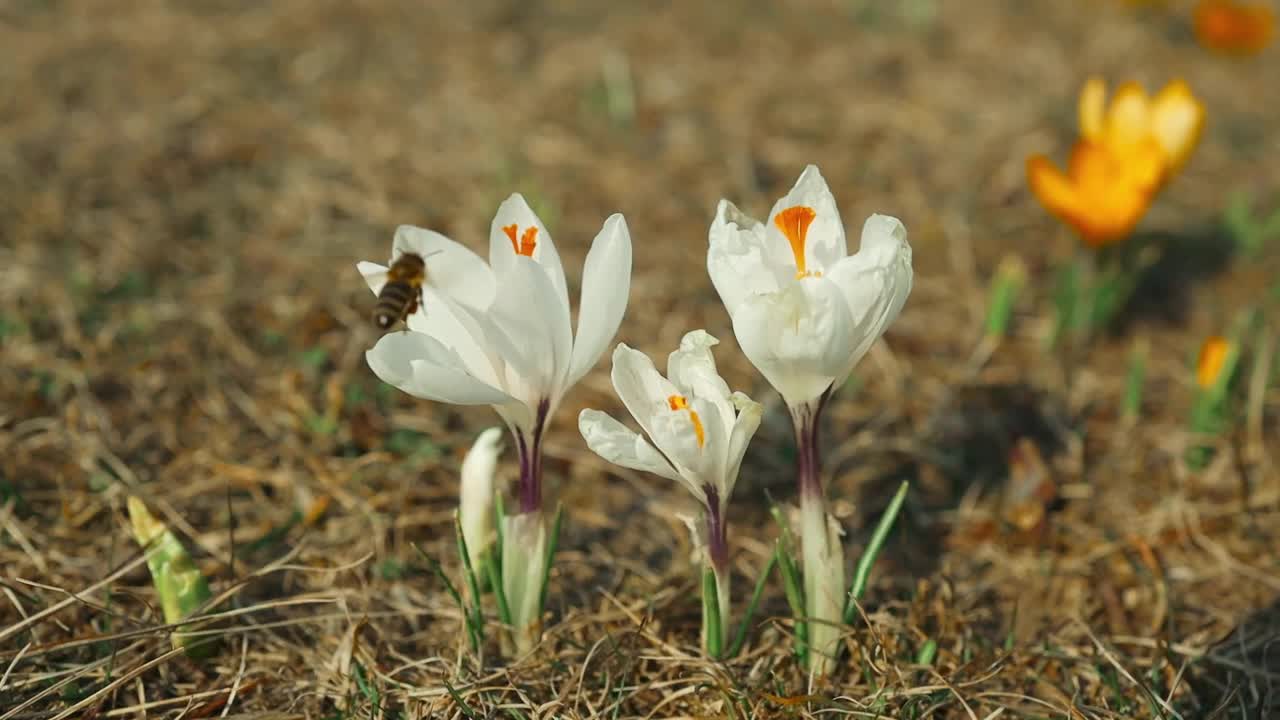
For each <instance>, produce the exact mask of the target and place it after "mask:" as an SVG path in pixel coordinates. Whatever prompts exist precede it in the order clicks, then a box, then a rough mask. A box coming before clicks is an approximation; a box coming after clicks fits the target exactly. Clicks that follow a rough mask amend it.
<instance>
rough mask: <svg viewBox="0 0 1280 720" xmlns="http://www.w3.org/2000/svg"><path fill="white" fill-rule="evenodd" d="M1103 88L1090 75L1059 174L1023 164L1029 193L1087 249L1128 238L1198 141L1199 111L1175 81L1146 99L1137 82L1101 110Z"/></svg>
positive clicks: (1036, 161)
mask: <svg viewBox="0 0 1280 720" xmlns="http://www.w3.org/2000/svg"><path fill="white" fill-rule="evenodd" d="M1106 95H1107V88H1106V84H1105V82H1104V81H1103V80H1101V79H1100V78H1091V79H1090V80H1089V81H1088V82H1087V83H1086V84H1085V87H1084V90H1083V91H1082V92H1081V93H1080V106H1079V115H1080V118H1079V121H1080V136H1081V137H1080V140H1079V142H1077V143H1076V146H1075V148H1074V149H1073V150H1072V153H1071V160H1070V162H1069V164H1068V166H1067V171H1066V173H1065V174H1064V173H1063V172H1061V171H1060V170H1058V168H1056V167H1055V166H1054V165H1053V163H1052V162H1050V161H1049V160H1048V158H1046V157H1044V156H1043V155H1034V156H1032V157H1031V158H1029V159H1028V160H1027V177H1028V180H1029V181H1030V184H1031V190H1032V191H1033V192H1034V193H1035V195H1036V197H1037V198H1039V200H1040V202H1041V204H1043V205H1044V206H1045V208H1046V209H1047V210H1049V212H1051V213H1053V214H1054V215H1056V216H1058V217H1059V218H1060V219H1061V220H1062V221H1063V222H1065V223H1067V224H1068V225H1070V226H1072V227H1073V228H1074V229H1075V230H1076V232H1077V233H1079V235H1080V238H1081V239H1082V240H1083V241H1084V243H1085V244H1086V245H1088V246H1089V247H1093V248H1098V247H1102V246H1105V245H1110V244H1112V243H1116V242H1119V241H1121V240H1123V239H1125V238H1126V237H1128V236H1129V235H1130V234H1131V233H1132V232H1133V229H1134V227H1136V226H1137V224H1138V222H1139V221H1140V220H1141V219H1142V216H1143V215H1145V214H1146V212H1147V208H1148V207H1149V206H1150V205H1151V202H1152V200H1154V198H1155V196H1156V194H1157V193H1158V192H1159V191H1160V189H1161V188H1163V187H1164V185H1165V184H1166V183H1167V182H1168V181H1169V180H1170V178H1172V177H1173V175H1174V173H1175V172H1176V171H1177V170H1178V169H1179V168H1180V167H1182V165H1183V163H1185V162H1186V160H1187V157H1188V156H1189V155H1190V154H1191V151H1192V150H1194V149H1195V146H1196V144H1197V143H1198V142H1199V139H1200V133H1201V130H1202V128H1203V126H1204V106H1203V105H1202V104H1201V103H1200V101H1199V100H1198V99H1196V97H1195V95H1193V94H1192V92H1191V89H1190V88H1189V87H1187V85H1186V83H1184V82H1182V81H1180V80H1176V81H1174V82H1171V83H1169V84H1168V85H1166V86H1165V87H1164V89H1163V90H1161V91H1160V92H1159V93H1157V94H1156V95H1155V97H1148V96H1147V94H1146V91H1145V90H1143V89H1142V86H1141V85H1139V84H1137V83H1135V82H1128V83H1125V84H1123V85H1121V86H1120V87H1119V88H1118V89H1117V90H1116V94H1115V97H1114V98H1113V99H1112V101H1111V104H1110V105H1109V106H1108V105H1107V100H1106Z"/></svg>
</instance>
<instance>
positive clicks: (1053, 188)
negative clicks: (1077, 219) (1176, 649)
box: [1027, 155, 1080, 222]
mask: <svg viewBox="0 0 1280 720" xmlns="http://www.w3.org/2000/svg"><path fill="white" fill-rule="evenodd" d="M1027 182H1028V183H1029V184H1030V185H1031V192H1033V193H1035V196H1036V197H1037V198H1039V200H1040V204H1041V205H1044V207H1045V209H1046V210H1048V211H1049V212H1051V213H1053V214H1054V215H1057V216H1058V217H1060V218H1062V219H1063V220H1066V221H1067V222H1073V221H1072V220H1071V218H1073V217H1074V216H1075V215H1076V214H1078V211H1079V207H1080V202H1079V197H1078V195H1077V193H1076V189H1075V186H1074V184H1073V183H1072V182H1071V180H1070V179H1069V178H1068V177H1067V176H1066V175H1063V174H1062V172H1061V171H1059V170H1058V168H1056V167H1054V164H1053V163H1051V162H1049V158H1046V157H1045V156H1043V155H1033V156H1031V157H1029V158H1027Z"/></svg>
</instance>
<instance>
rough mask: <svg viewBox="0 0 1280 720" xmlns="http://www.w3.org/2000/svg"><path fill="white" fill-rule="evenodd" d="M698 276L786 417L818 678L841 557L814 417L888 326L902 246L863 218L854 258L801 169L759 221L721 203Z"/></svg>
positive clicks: (899, 228) (901, 279)
mask: <svg viewBox="0 0 1280 720" xmlns="http://www.w3.org/2000/svg"><path fill="white" fill-rule="evenodd" d="M709 239H710V248H709V250H708V251H707V270H708V272H709V273H710V275H711V282H712V283H713V284H714V285H715V287H716V291H717V292H718V293H719V294H720V299H721V300H722V301H723V302H724V305H725V308H726V309H727V310H728V311H729V316H730V318H731V319H732V321H733V332H734V335H736V336H737V339H738V344H739V345H741V347H742V351H743V353H744V354H745V355H746V356H747V358H748V359H749V360H751V362H752V364H754V365H755V366H756V368H757V369H758V370H760V372H761V374H763V375H764V377H765V379H766V380H768V381H769V383H770V384H771V385H773V387H774V388H775V389H776V390H777V391H778V392H779V393H780V394H781V395H782V397H783V399H784V400H785V401H786V403H787V405H788V407H789V408H790V410H791V416H792V420H793V422H794V423H795V428H796V438H797V443H798V445H799V447H798V448H797V450H798V452H797V456H798V458H799V468H798V477H797V481H798V484H799V491H800V506H801V536H802V537H801V543H802V546H803V547H802V555H803V561H804V576H805V578H804V580H805V582H804V585H805V588H804V589H805V594H806V596H805V602H806V605H807V608H806V611H807V613H808V616H809V618H810V619H811V620H813V622H811V623H810V628H809V633H810V635H809V638H810V643H811V648H812V651H811V654H810V658H811V664H810V667H811V668H813V669H814V670H816V671H817V672H819V673H820V674H825V673H826V672H828V671H829V670H830V667H831V661H832V660H833V659H834V656H835V653H836V651H837V650H838V648H839V645H838V643H839V627H838V623H839V622H840V620H841V616H842V613H843V608H844V601H845V600H844V598H845V590H844V587H843V585H844V559H843V553H842V552H841V550H840V546H839V542H840V541H839V527H838V525H837V524H835V522H834V520H832V519H830V518H828V516H827V512H826V506H825V505H826V501H825V498H824V491H823V487H822V481H821V473H820V464H821V457H820V454H819V452H818V427H817V424H818V419H819V416H820V414H821V412H822V408H823V406H824V404H825V403H826V400H827V398H828V397H830V395H831V392H832V391H833V390H834V389H835V388H837V387H839V386H840V385H841V384H842V383H844V381H845V380H846V379H847V378H848V377H849V374H850V373H851V372H853V368H854V366H856V365H857V364H858V361H859V360H861V359H862V357H863V356H864V355H866V353H867V351H868V350H869V349H870V348H871V345H872V344H873V343H874V342H875V341H876V339H877V338H879V337H880V336H881V335H882V334H883V333H884V331H885V329H886V328H887V327H888V326H889V325H890V324H891V323H892V322H893V321H894V319H895V318H897V316H898V313H899V312H900V311H901V310H902V306H903V304H904V303H905V302H906V300H907V296H908V295H909V294H910V293H911V278H912V273H911V246H910V245H908V244H907V231H906V228H904V227H903V225H902V223H901V222H899V221H898V220H897V219H896V218H892V217H889V216H887V215H872V216H871V217H869V218H867V221H866V223H865V224H864V225H863V227H862V240H861V246H860V247H859V249H858V252H857V253H856V254H854V255H849V254H848V248H847V246H846V243H845V233H844V225H843V223H842V222H841V220H840V213H839V211H838V210H837V209H836V203H835V198H834V197H833V196H832V195H831V191H830V189H828V187H827V183H826V181H825V180H823V178H822V174H821V173H820V172H818V168H817V167H815V166H813V165H810V166H808V167H807V168H805V170H804V172H803V173H801V175H800V179H799V180H797V181H796V184H795V186H794V187H792V188H791V191H790V192H789V193H787V194H786V196H784V197H783V198H782V199H781V200H779V201H778V202H777V203H775V204H774V206H773V209H772V210H771V211H770V212H769V218H768V222H767V223H764V224H761V223H760V222H759V221H757V220H755V219H752V218H750V217H748V216H747V215H746V214H744V213H743V212H742V211H740V210H739V209H738V208H737V207H735V206H734V205H733V204H732V203H730V202H729V201H728V200H721V201H720V205H719V207H718V208H717V209H716V217H715V220H713V221H712V223H711V230H710V233H709Z"/></svg>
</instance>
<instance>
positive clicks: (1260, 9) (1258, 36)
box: [1195, 0, 1275, 55]
mask: <svg viewBox="0 0 1280 720" xmlns="http://www.w3.org/2000/svg"><path fill="white" fill-rule="evenodd" d="M1195 27H1196V37H1197V38H1198V39H1199V40H1200V44H1201V45H1203V46H1205V47H1207V48H1209V49H1210V50H1217V51H1219V52H1224V53H1231V54H1236V55H1252V54H1254V53H1257V52H1260V51H1261V50H1262V49H1263V48H1265V47H1266V46H1267V45H1268V44H1269V43H1270V42H1271V34H1272V31H1273V29H1274V27H1275V14H1274V13H1273V12H1272V11H1271V8H1269V7H1267V6H1266V5H1263V4H1245V3H1238V2H1235V1H1234V0H1201V2H1200V4H1199V5H1197V6H1196V12H1195Z"/></svg>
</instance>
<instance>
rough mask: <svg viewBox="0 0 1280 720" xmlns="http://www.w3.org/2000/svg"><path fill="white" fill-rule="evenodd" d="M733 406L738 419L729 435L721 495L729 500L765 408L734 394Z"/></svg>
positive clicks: (747, 398) (739, 394)
mask: <svg viewBox="0 0 1280 720" xmlns="http://www.w3.org/2000/svg"><path fill="white" fill-rule="evenodd" d="M733 406H734V407H735V408H737V410H738V417H737V418H735V420H734V423H733V430H732V431H731V432H730V435H729V450H728V452H727V453H726V455H727V461H726V467H725V474H724V482H723V487H722V488H721V494H722V495H723V496H724V497H725V498H726V499H727V498H728V497H729V495H730V494H732V493H733V488H734V487H735V486H736V485H737V483H738V471H739V470H741V469H742V458H743V456H744V455H746V454H747V446H748V445H750V444H751V438H753V437H755V434H756V430H758V429H759V428H760V418H761V417H763V416H764V406H762V405H761V404H760V403H758V402H756V401H755V400H752V399H751V398H749V397H747V396H746V395H744V394H742V393H740V392H736V393H734V394H733Z"/></svg>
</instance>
